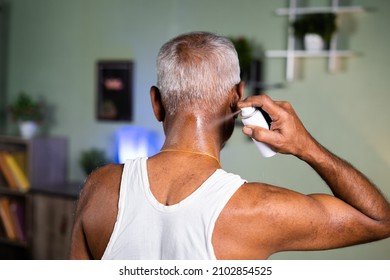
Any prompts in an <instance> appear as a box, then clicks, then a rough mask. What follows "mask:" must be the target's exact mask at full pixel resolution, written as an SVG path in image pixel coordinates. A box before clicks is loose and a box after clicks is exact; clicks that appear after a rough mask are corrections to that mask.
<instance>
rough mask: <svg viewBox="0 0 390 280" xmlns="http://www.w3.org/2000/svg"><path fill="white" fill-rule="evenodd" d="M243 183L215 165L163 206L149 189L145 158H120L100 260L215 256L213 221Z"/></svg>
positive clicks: (235, 176) (212, 257)
mask: <svg viewBox="0 0 390 280" xmlns="http://www.w3.org/2000/svg"><path fill="white" fill-rule="evenodd" d="M244 182H245V181H244V180H242V179H241V178H240V177H239V176H237V175H233V174H230V173H226V172H225V171H223V170H222V169H217V170H215V172H214V173H213V174H212V175H211V176H210V177H208V178H207V179H206V180H205V181H204V182H203V183H202V184H201V185H199V187H198V188H197V189H196V190H195V191H194V192H193V193H191V194H190V195H189V196H187V197H185V198H184V199H182V200H181V201H180V202H178V203H175V204H173V205H166V204H162V203H160V202H159V201H158V200H157V199H156V198H155V196H154V194H153V193H152V192H151V190H150V185H149V178H148V172H147V159H146V158H137V159H132V160H128V161H126V164H125V166H124V170H123V175H122V182H121V187H120V196H119V204H118V205H119V207H118V208H119V210H118V215H117V219H116V220H117V222H116V224H115V228H114V230H113V233H112V235H111V238H110V241H109V244H108V246H107V248H106V250H105V253H104V255H103V257H102V258H103V259H145V260H147V259H215V256H214V250H213V246H212V242H211V239H212V234H213V229H214V225H215V221H216V220H217V219H218V216H219V213H220V212H221V211H222V209H223V208H224V206H225V204H226V203H227V201H228V200H229V199H230V197H231V196H232V195H233V194H234V193H235V192H236V190H237V189H238V188H239V187H240V186H241V185H243V183H244ZM161 187H162V188H164V186H160V188H161ZM182 187H183V188H184V187H185V185H183V186H182Z"/></svg>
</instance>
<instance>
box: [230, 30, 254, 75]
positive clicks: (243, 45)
mask: <svg viewBox="0 0 390 280" xmlns="http://www.w3.org/2000/svg"><path fill="white" fill-rule="evenodd" d="M230 40H231V41H232V43H233V45H234V48H235V49H236V51H237V55H238V60H239V63H240V69H241V79H243V80H247V79H248V78H249V77H248V76H249V70H250V64H251V62H252V60H253V46H252V44H251V42H249V40H248V39H247V38H245V37H242V36H241V37H237V38H230Z"/></svg>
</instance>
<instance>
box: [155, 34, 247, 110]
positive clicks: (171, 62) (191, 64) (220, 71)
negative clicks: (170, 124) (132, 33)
mask: <svg viewBox="0 0 390 280" xmlns="http://www.w3.org/2000/svg"><path fill="white" fill-rule="evenodd" d="M239 82H240V66H239V62H238V56H237V52H236V50H235V48H234V45H233V44H232V42H231V41H230V40H229V39H227V38H225V37H221V36H217V35H215V34H212V33H207V32H192V33H187V34H183V35H180V36H178V37H176V38H173V39H172V40H170V41H168V42H167V43H165V44H164V45H163V46H162V47H161V49H160V51H159V54H158V57H157V87H158V88H159V90H160V93H161V98H162V102H163V104H164V106H165V109H166V111H167V113H169V114H171V115H173V114H175V113H176V110H177V108H178V107H179V106H183V107H185V108H186V109H189V108H193V106H194V105H195V106H196V105H201V108H202V109H204V110H208V111H210V112H213V111H215V110H214V108H216V107H218V105H221V104H222V103H223V102H224V101H225V97H227V95H228V93H229V92H230V90H231V89H232V87H233V86H234V85H236V84H238V83H239Z"/></svg>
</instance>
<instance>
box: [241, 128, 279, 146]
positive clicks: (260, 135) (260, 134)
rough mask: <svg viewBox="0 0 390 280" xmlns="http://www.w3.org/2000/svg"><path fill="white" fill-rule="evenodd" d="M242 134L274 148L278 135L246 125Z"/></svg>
mask: <svg viewBox="0 0 390 280" xmlns="http://www.w3.org/2000/svg"><path fill="white" fill-rule="evenodd" d="M242 132H243V133H244V134H245V135H247V136H249V137H251V138H253V139H255V140H256V141H258V142H263V143H265V144H268V145H270V146H271V147H275V145H276V143H277V137H278V135H277V134H278V133H276V132H274V131H272V130H268V129H266V128H263V127H259V126H252V125H247V126H244V128H243V129H242Z"/></svg>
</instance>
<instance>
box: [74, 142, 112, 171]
mask: <svg viewBox="0 0 390 280" xmlns="http://www.w3.org/2000/svg"><path fill="white" fill-rule="evenodd" d="M79 163H80V165H81V168H82V169H83V170H84V172H85V174H86V175H89V174H91V173H92V171H94V170H95V169H97V168H99V167H101V166H103V165H105V164H107V163H108V160H107V158H106V154H105V152H104V151H103V150H99V149H97V148H91V149H89V150H85V151H83V152H81V155H80V159H79Z"/></svg>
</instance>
